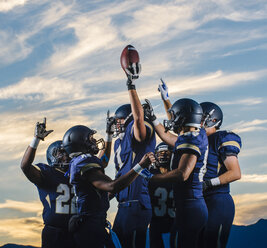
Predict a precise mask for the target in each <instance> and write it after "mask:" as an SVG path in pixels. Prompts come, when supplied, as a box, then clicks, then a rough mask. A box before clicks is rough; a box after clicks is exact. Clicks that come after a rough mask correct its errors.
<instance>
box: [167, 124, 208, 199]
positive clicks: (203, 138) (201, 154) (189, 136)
mask: <svg viewBox="0 0 267 248" xmlns="http://www.w3.org/2000/svg"><path fill="white" fill-rule="evenodd" d="M184 153H191V154H195V155H196V156H197V162H196V165H195V167H194V169H193V171H192V173H191V174H190V176H189V178H188V179H187V180H186V181H185V182H184V183H180V184H176V183H175V184H174V194H175V201H178V202H179V201H180V200H185V199H196V198H201V197H203V193H202V181H203V177H204V174H205V171H206V162H207V157H208V138H207V135H206V131H205V130H204V129H202V128H201V129H200V130H198V131H194V132H186V133H184V134H183V135H180V136H179V137H178V139H177V141H176V142H175V148H174V156H173V159H172V161H171V168H172V169H176V168H178V165H179V161H180V158H181V156H182V154H184Z"/></svg>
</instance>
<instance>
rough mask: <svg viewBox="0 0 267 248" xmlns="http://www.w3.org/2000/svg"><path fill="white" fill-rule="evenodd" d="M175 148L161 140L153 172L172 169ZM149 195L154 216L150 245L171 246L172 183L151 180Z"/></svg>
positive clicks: (172, 219)
mask: <svg viewBox="0 0 267 248" xmlns="http://www.w3.org/2000/svg"><path fill="white" fill-rule="evenodd" d="M172 150H173V148H172V147H170V146H168V145H167V144H165V143H164V142H161V143H160V144H158V145H157V147H156V149H155V157H156V160H157V162H156V163H155V165H154V166H151V169H150V172H152V173H153V174H164V173H167V172H168V171H170V161H171V155H172ZM148 189H149V195H150V199H151V205H152V218H151V222H150V225H149V240H150V247H153V248H164V247H165V246H164V242H165V243H166V245H167V247H169V246H170V233H171V232H172V231H173V230H172V229H173V224H174V217H175V210H174V200H173V189H172V183H169V182H163V183H162V182H161V183H159V182H157V183H155V182H154V183H153V182H149V184H148Z"/></svg>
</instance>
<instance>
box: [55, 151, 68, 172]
mask: <svg viewBox="0 0 267 248" xmlns="http://www.w3.org/2000/svg"><path fill="white" fill-rule="evenodd" d="M51 155H52V159H51V162H52V166H54V167H57V168H59V169H61V170H63V171H67V170H68V168H69V162H70V158H69V155H68V154H67V152H66V151H65V150H64V148H63V147H55V148H53V150H52V153H51Z"/></svg>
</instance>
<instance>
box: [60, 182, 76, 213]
mask: <svg viewBox="0 0 267 248" xmlns="http://www.w3.org/2000/svg"><path fill="white" fill-rule="evenodd" d="M57 193H60V195H59V196H58V197H57V198H56V213H57V214H75V213H76V212H77V210H76V202H75V195H74V190H73V188H72V187H69V186H68V185H67V184H63V183H61V184H59V185H58V187H57ZM70 199H71V200H70Z"/></svg>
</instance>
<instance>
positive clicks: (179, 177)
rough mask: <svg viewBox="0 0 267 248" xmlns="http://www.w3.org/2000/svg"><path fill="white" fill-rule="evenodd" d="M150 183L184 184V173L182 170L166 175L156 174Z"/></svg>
mask: <svg viewBox="0 0 267 248" xmlns="http://www.w3.org/2000/svg"><path fill="white" fill-rule="evenodd" d="M150 182H155V183H161V182H162V183H164V182H170V183H182V182H184V175H183V172H182V171H180V170H173V171H170V172H168V173H165V174H156V175H153V176H152V177H151V179H150Z"/></svg>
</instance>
